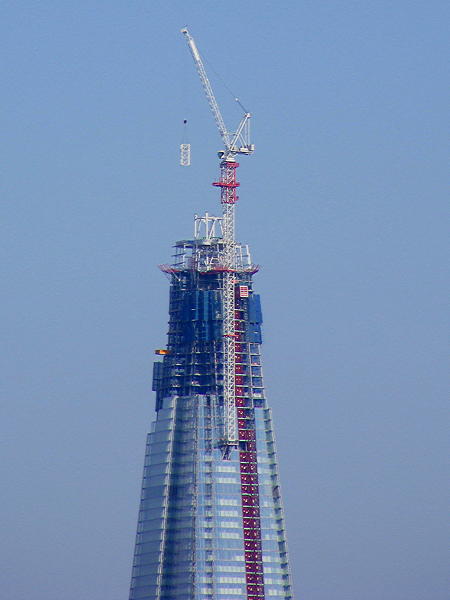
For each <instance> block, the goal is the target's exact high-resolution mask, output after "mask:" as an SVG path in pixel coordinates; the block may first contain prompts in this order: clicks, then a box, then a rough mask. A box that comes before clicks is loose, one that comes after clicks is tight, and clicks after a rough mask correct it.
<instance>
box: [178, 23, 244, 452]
mask: <svg viewBox="0 0 450 600" xmlns="http://www.w3.org/2000/svg"><path fill="white" fill-rule="evenodd" d="M181 33H182V34H183V35H184V36H185V39H186V42H187V44H188V47H189V50H190V52H191V55H192V58H193V59H194V63H195V66H196V69H197V72H198V74H199V77H200V81H201V83H202V86H203V89H204V92H205V94H206V99H207V100H208V104H209V107H210V109H211V111H212V113H213V116H214V120H215V122H216V125H217V128H218V129H219V133H220V136H221V138H222V141H223V143H224V149H223V150H221V151H219V152H218V156H219V158H220V180H219V181H216V182H214V183H213V185H214V186H216V187H220V202H221V204H222V210H223V214H222V235H223V238H222V242H223V253H222V266H223V271H224V275H223V277H224V279H223V355H224V357H223V360H224V389H223V397H224V413H225V414H224V417H225V419H224V422H225V431H224V444H225V448H226V450H225V453H224V455H228V454H229V452H230V450H231V448H232V447H234V446H237V444H238V423H237V411H236V402H235V399H236V381H235V379H236V376H235V366H236V365H235V363H236V332H235V323H234V321H235V272H236V242H235V237H234V229H235V228H234V205H235V204H236V202H237V200H238V196H237V194H236V188H237V187H239V182H238V181H237V179H236V169H237V167H239V163H238V162H237V161H236V155H238V154H243V155H250V154H252V153H253V151H254V149H255V146H254V144H252V143H251V142H250V118H251V114H250V113H249V112H247V111H246V110H245V109H244V107H243V106H242V104H241V102H240V101H239V99H238V98H235V100H236V102H237V103H238V104H239V106H240V107H241V108H242V109H243V110H244V116H243V117H242V120H241V122H240V123H239V125H238V127H237V129H236V131H235V132H230V131H228V130H227V128H226V126H225V122H224V120H223V117H222V113H221V112H220V108H219V105H218V103H217V100H216V98H215V96H214V92H213V89H212V87H211V83H210V81H209V79H208V76H207V74H206V70H205V67H204V65H203V61H202V59H201V56H200V53H199V51H198V48H197V45H196V43H195V40H194V38H193V37H192V36H191V34H190V33H189V31H188V30H187V29H186V28H183V29H182V30H181Z"/></svg>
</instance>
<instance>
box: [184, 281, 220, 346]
mask: <svg viewBox="0 0 450 600" xmlns="http://www.w3.org/2000/svg"><path fill="white" fill-rule="evenodd" d="M180 317H181V318H180V320H181V321H182V328H183V331H182V335H183V338H184V341H185V342H187V343H190V342H193V341H201V342H211V341H214V340H219V339H221V337H222V301H221V298H220V292H219V291H218V290H195V291H192V292H190V293H187V294H185V295H184V297H183V304H182V307H181V315H180Z"/></svg>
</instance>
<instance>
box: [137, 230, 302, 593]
mask: <svg viewBox="0 0 450 600" xmlns="http://www.w3.org/2000/svg"><path fill="white" fill-rule="evenodd" d="M243 248H244V250H243ZM176 249H177V251H176V257H177V258H176V261H175V265H174V266H172V267H171V268H170V269H169V268H167V267H166V268H165V269H164V270H166V272H169V273H170V276H171V287H170V306H169V315H170V320H169V332H168V344H167V349H166V350H164V351H161V352H162V355H163V358H162V360H161V361H157V362H156V363H155V367H154V377H153V389H154V391H155V392H156V419H155V422H154V423H153V425H152V429H151V432H150V433H149V434H148V438H147V446H146V454H145V466H144V474H143V482H142V494H141V502H140V509H139V517H138V527H137V535H136V546H135V555H134V563H133V573H132V581H131V590H130V596H129V597H130V600H138V599H140V600H213V599H214V600H232V599H233V598H236V599H237V600H242V599H245V600H264V599H267V598H274V599H276V598H278V599H280V600H281V599H284V600H290V599H292V598H293V594H292V587H291V582H290V575H289V567H288V556H287V547H286V535H285V528H284V519H283V509H282V503H281V495H280V486H279V480H278V469H277V462H276V453H275V445H274V437H273V430H272V419H271V411H270V409H269V408H268V406H267V402H266V399H265V394H264V387H263V379H262V369H261V356H260V344H261V341H262V339H261V323H262V314H261V308H260V301H259V296H258V295H257V294H255V293H254V292H253V289H252V274H253V273H254V271H255V268H254V267H253V266H252V265H251V263H250V261H249V260H248V258H246V259H245V260H246V262H245V263H244V262H241V268H240V269H237V270H236V301H235V330H236V356H235V359H236V361H235V362H236V411H237V416H238V427H239V444H238V446H237V447H235V448H233V449H232V450H231V452H229V453H225V452H224V446H223V431H224V427H223V419H224V409H223V363H222V356H223V355H222V340H221V336H222V331H221V327H222V312H221V311H222V308H221V289H222V278H223V274H222V273H221V272H220V269H217V268H214V255H215V253H217V255H219V254H220V250H221V248H220V238H217V239H215V240H213V241H212V242H211V240H207V241H205V240H203V239H200V240H199V239H196V240H192V241H187V242H186V241H183V242H178V243H177V245H176ZM237 252H238V253H239V256H241V257H242V256H245V257H248V256H249V254H248V250H245V247H242V246H239V245H238V248H237ZM199 264H207V265H210V266H209V267H208V268H206V269H203V270H202V269H200V268H199V267H198V265H199ZM211 265H212V266H211Z"/></svg>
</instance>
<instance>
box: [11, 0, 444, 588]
mask: <svg viewBox="0 0 450 600" xmlns="http://www.w3.org/2000/svg"><path fill="white" fill-rule="evenodd" d="M448 13H449V11H448V6H447V4H446V3H444V2H440V1H431V2H427V3H425V2H416V1H410V2H405V1H402V0H398V1H396V2H387V1H384V0H380V1H377V2H374V1H367V2H355V1H353V2H352V1H350V0H342V1H341V2H337V1H335V2H331V1H320V0H319V1H316V2H312V1H305V2H291V1H288V2H281V3H275V2H267V1H260V2H252V1H249V2H237V1H236V0H230V1H229V2H227V3H225V4H220V3H215V2H214V3H213V2H205V1H199V2H195V3H190V2H180V1H178V0H175V1H173V2H157V1H153V2H150V1H128V2H124V1H122V2H119V1H115V0H109V1H108V2H106V1H103V2H102V1H97V0H93V1H90V2H86V1H80V2H77V3H74V2H68V1H66V0H59V1H53V2H51V1H46V0H43V1H40V2H36V1H34V2H32V1H26V0H24V1H21V2H13V1H8V0H5V1H4V2H3V3H2V6H1V8H0V29H1V40H2V42H1V46H2V56H3V61H2V65H1V70H2V82H3V86H2V87H3V94H2V97H1V99H0V104H1V115H2V116H1V130H2V133H3V135H2V145H1V149H0V153H1V164H2V171H3V172H2V177H1V183H0V189H1V196H2V200H3V201H2V225H1V228H2V231H1V244H2V262H1V269H2V273H1V279H2V282H3V294H2V300H1V304H2V313H3V317H4V318H3V324H2V330H3V335H2V338H3V340H4V343H5V345H4V352H2V372H3V377H2V383H1V388H0V389H1V427H2V436H1V437H2V442H1V455H2V458H1V463H0V477H1V481H2V511H1V513H2V516H1V521H2V523H1V530H2V541H1V543H0V549H1V554H2V556H1V562H2V565H3V566H2V574H1V575H0V589H1V590H2V595H3V596H4V597H5V598H6V597H7V598H14V600H25V599H26V600H29V599H30V598H32V599H33V600H44V599H45V600H49V599H50V600H52V599H55V600H56V599H58V600H60V599H64V600H104V599H105V598H108V600H119V599H121V600H122V599H124V598H126V597H127V593H128V585H129V577H130V567H131V559H132V550H133V543H134V532H135V525H136V516H137V507H138V499H139V487H140V477H141V470H142V461H143V453H144V440H145V434H146V432H147V430H148V428H149V423H150V421H151V419H152V416H153V402H154V400H153V397H152V394H151V392H150V386H151V365H152V361H153V349H154V348H157V347H160V346H162V345H164V343H165V339H166V337H165V336H166V328H167V325H166V322H167V299H168V283H167V281H166V280H165V278H164V276H163V275H162V274H161V273H160V272H158V270H157V268H156V265H157V264H160V263H164V262H168V261H169V260H170V254H171V245H172V243H173V242H174V241H175V240H177V239H183V238H186V237H189V236H190V235H191V232H192V217H193V214H194V213H202V212H204V211H206V210H208V211H209V212H211V213H214V212H216V213H217V212H218V210H219V209H218V195H217V190H215V188H212V187H211V182H212V181H213V180H215V179H216V178H217V172H218V163H217V159H216V156H215V152H216V150H218V149H220V147H221V146H220V139H219V137H218V134H217V131H216V130H215V126H214V123H213V120H212V117H211V115H210V113H209V109H208V107H207V104H206V101H205V99H204V98H203V96H202V90H201V87H200V83H199V81H198V80H197V76H196V73H195V70H194V66H193V64H192V59H191V57H190V55H189V53H188V49H187V47H186V44H185V41H184V39H183V37H182V35H181V34H180V33H179V30H180V28H181V27H183V26H185V25H187V26H188V27H189V28H190V30H191V32H192V33H193V35H194V36H195V38H196V40H197V43H198V46H199V48H200V51H201V52H202V54H203V55H204V57H205V58H206V59H207V61H208V62H207V66H208V69H209V72H210V74H211V80H212V83H213V85H214V87H215V89H216V93H217V97H218V99H219V102H220V104H221V106H222V108H223V113H224V117H225V120H226V122H227V123H228V124H229V127H230V128H233V127H234V125H235V124H236V123H237V122H238V121H239V118H240V114H239V111H238V110H237V108H236V106H235V105H234V102H233V99H232V96H231V95H230V93H229V89H231V90H233V93H235V94H237V95H239V97H240V98H241V99H242V101H243V103H244V104H245V105H246V106H248V108H249V110H251V112H252V113H253V115H254V117H253V131H254V142H255V144H256V152H255V154H254V155H253V156H252V157H251V158H248V159H246V158H245V157H244V158H243V159H242V161H241V164H242V166H241V168H240V174H239V176H240V180H241V188H240V197H241V200H240V202H239V207H238V216H237V219H238V237H239V238H240V239H241V240H242V241H246V242H248V243H250V244H251V248H252V251H253V258H254V260H255V262H257V263H260V264H261V266H262V269H261V272H260V273H259V274H258V275H257V276H256V287H257V289H258V291H259V292H260V293H261V295H262V301H263V310H264V318H265V324H264V326H265V328H264V337H265V344H264V372H265V381H266V386H267V389H268V395H269V399H270V403H271V405H272V407H273V411H274V420H275V424H276V427H277V439H278V450H279V462H280V469H281V474H282V483H283V490H284V499H285V506H286V513H287V522H288V535H289V542H290V550H291V562H292V570H293V574H294V582H295V587H296V590H297V597H298V599H299V600H331V599H332V600H362V599H364V600H380V599H382V600H424V599H426V600H444V599H446V598H447V597H448V590H447V589H446V587H445V583H444V582H445V569H444V563H445V562H446V561H445V550H444V548H445V543H444V530H445V528H444V523H445V518H444V514H445V511H444V500H443V496H444V492H443V490H444V485H443V482H444V455H445V450H446V444H445V441H444V440H445V437H444V428H443V421H444V419H443V416H444V387H445V386H444V373H445V367H444V358H443V357H444V332H445V325H446V323H447V320H446V318H445V312H444V298H445V297H446V292H447V285H446V281H445V270H444V268H443V265H444V260H445V258H444V257H445V256H446V254H447V253H448V244H447V243H446V241H445V234H444V214H445V212H446V211H445V208H444V198H445V196H444V181H445V179H446V176H445V171H444V131H445V123H446V119H445V114H446V110H445V109H444V106H446V105H447V103H448V101H447V96H448V93H447V88H448V77H446V74H447V73H446V70H445V68H444V58H445V56H446V44H445V34H444V24H445V22H446V21H448V16H449V15H448ZM224 82H225V83H226V86H227V87H225V85H224ZM183 119H188V136H189V141H190V143H191V144H192V166H191V167H190V168H188V169H186V168H185V169H183V168H181V167H180V166H179V165H178V158H179V157H178V147H179V143H180V141H181V138H182V134H183V126H182V123H183Z"/></svg>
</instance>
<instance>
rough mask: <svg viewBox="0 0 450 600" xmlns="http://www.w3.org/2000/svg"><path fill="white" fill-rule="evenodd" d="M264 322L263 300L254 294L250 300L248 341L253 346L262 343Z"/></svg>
mask: <svg viewBox="0 0 450 600" xmlns="http://www.w3.org/2000/svg"><path fill="white" fill-rule="evenodd" d="M262 322H263V318H262V311H261V298H260V296H259V294H252V295H251V296H249V298H248V324H247V339H248V341H249V342H251V343H253V344H261V343H262V333H261V323H262Z"/></svg>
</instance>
